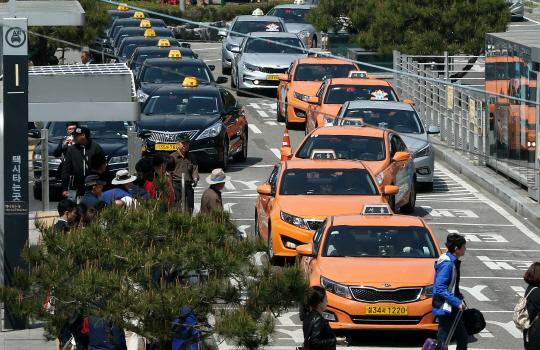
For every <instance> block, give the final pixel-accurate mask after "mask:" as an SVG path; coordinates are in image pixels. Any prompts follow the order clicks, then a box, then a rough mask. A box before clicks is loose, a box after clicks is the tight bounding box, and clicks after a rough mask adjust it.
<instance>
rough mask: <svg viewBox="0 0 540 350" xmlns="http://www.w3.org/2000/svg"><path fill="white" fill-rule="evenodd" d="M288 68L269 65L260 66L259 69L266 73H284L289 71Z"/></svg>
mask: <svg viewBox="0 0 540 350" xmlns="http://www.w3.org/2000/svg"><path fill="white" fill-rule="evenodd" d="M287 69H289V68H288V67H287V68H269V67H259V70H260V71H261V72H263V73H266V74H283V73H285V72H286V71H287Z"/></svg>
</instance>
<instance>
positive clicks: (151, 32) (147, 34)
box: [144, 29, 156, 39]
mask: <svg viewBox="0 0 540 350" xmlns="http://www.w3.org/2000/svg"><path fill="white" fill-rule="evenodd" d="M144 37H145V38H147V39H148V38H155V37H156V31H155V30H153V29H147V30H145V31H144Z"/></svg>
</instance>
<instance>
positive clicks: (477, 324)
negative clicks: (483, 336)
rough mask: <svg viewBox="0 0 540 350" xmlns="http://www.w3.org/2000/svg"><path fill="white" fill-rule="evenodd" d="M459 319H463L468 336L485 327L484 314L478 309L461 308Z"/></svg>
mask: <svg viewBox="0 0 540 350" xmlns="http://www.w3.org/2000/svg"><path fill="white" fill-rule="evenodd" d="M461 320H462V321H463V325H464V326H465V330H466V331H467V335H469V336H471V335H474V334H478V333H480V332H481V331H482V330H483V329H484V328H486V320H485V319H484V315H483V314H482V313H481V312H480V311H479V310H478V309H466V310H463V314H462V315H461Z"/></svg>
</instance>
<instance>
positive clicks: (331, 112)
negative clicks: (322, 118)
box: [322, 104, 343, 118]
mask: <svg viewBox="0 0 540 350" xmlns="http://www.w3.org/2000/svg"><path fill="white" fill-rule="evenodd" d="M341 106H343V105H334V104H332V105H324V106H323V108H322V113H323V114H326V115H328V116H330V117H332V118H335V117H336V116H337V113H338V112H339V109H340V108H341Z"/></svg>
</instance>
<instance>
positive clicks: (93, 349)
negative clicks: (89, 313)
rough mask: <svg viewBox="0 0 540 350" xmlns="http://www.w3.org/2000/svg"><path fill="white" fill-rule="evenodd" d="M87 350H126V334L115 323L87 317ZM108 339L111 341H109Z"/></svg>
mask: <svg viewBox="0 0 540 350" xmlns="http://www.w3.org/2000/svg"><path fill="white" fill-rule="evenodd" d="M88 337H89V340H90V344H89V346H88V350H126V349H127V347H126V336H125V334H124V331H123V330H122V329H121V328H120V327H118V325H117V324H116V323H113V322H107V321H97V320H96V319H94V318H89V319H88ZM109 340H110V341H111V342H109Z"/></svg>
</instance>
